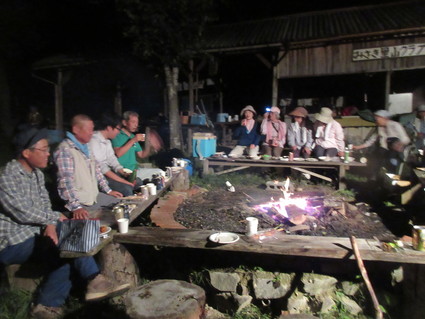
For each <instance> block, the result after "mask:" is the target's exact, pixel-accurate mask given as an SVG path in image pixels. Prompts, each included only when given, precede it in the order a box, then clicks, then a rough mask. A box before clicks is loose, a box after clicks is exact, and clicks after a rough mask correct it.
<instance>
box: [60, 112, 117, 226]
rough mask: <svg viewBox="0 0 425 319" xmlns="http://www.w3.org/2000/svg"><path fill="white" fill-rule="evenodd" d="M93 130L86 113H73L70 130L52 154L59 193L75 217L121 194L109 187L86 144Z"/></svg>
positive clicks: (109, 201) (83, 214)
mask: <svg viewBox="0 0 425 319" xmlns="http://www.w3.org/2000/svg"><path fill="white" fill-rule="evenodd" d="M93 130H94V124H93V121H92V120H91V119H90V118H89V117H88V116H87V115H82V114H80V115H76V116H74V117H73V118H72V120H71V132H67V133H66V139H65V140H63V141H62V142H61V143H60V144H59V146H58V149H57V150H56V152H55V154H54V160H55V163H56V165H57V168H58V191H59V195H60V197H61V198H62V199H63V200H65V202H66V205H65V207H66V208H67V209H68V210H69V211H71V212H73V217H74V218H78V219H86V218H88V217H89V213H88V211H89V210H95V209H98V208H100V207H102V206H110V205H113V204H115V203H117V202H119V199H117V198H119V197H122V194H121V193H119V192H117V191H113V190H111V188H110V187H109V185H108V182H107V180H106V179H105V177H104V176H103V174H102V171H101V169H100V166H99V164H98V163H97V162H96V160H95V158H94V156H93V152H92V151H91V150H90V147H89V144H88V143H89V141H90V139H91V138H92V136H93ZM99 189H100V191H102V193H100V192H99Z"/></svg>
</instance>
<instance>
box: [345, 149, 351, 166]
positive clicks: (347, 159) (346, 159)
mask: <svg viewBox="0 0 425 319" xmlns="http://www.w3.org/2000/svg"><path fill="white" fill-rule="evenodd" d="M349 162H350V150H349V149H348V147H346V148H345V150H344V163H349Z"/></svg>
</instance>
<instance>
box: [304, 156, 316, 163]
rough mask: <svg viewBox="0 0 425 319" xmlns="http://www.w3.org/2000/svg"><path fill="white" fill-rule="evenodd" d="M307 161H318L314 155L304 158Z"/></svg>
mask: <svg viewBox="0 0 425 319" xmlns="http://www.w3.org/2000/svg"><path fill="white" fill-rule="evenodd" d="M305 160H306V161H307V162H318V161H319V160H318V159H317V158H315V157H309V158H306V159H305Z"/></svg>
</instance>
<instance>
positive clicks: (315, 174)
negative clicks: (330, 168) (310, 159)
mask: <svg viewBox="0 0 425 319" xmlns="http://www.w3.org/2000/svg"><path fill="white" fill-rule="evenodd" d="M291 169H295V170H297V171H300V172H302V173H306V174H310V175H312V176H316V177H318V178H321V179H323V180H325V181H327V182H332V179H331V178H329V177H327V176H324V175H321V174H318V173H315V172H312V171H309V170H306V169H304V168H300V167H291Z"/></svg>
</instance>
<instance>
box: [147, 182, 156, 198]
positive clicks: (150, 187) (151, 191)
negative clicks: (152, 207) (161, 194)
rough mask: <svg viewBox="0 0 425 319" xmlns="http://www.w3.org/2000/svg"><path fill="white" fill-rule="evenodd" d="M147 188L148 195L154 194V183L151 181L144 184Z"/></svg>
mask: <svg viewBox="0 0 425 319" xmlns="http://www.w3.org/2000/svg"><path fill="white" fill-rule="evenodd" d="M146 186H147V187H148V190H149V195H156V185H155V184H152V183H148V184H146Z"/></svg>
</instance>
